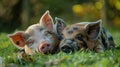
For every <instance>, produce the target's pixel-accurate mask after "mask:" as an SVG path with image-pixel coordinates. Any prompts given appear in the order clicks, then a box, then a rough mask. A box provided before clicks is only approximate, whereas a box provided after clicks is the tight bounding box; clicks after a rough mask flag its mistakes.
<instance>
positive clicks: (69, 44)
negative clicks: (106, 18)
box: [60, 20, 114, 53]
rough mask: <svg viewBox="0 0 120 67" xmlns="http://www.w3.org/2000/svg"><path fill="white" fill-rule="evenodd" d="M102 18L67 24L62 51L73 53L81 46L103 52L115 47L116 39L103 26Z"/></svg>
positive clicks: (61, 45)
mask: <svg viewBox="0 0 120 67" xmlns="http://www.w3.org/2000/svg"><path fill="white" fill-rule="evenodd" d="M101 22H102V21H101V20H98V21H96V22H81V23H76V24H72V25H70V26H67V27H66V28H65V29H64V30H63V31H62V34H63V39H62V41H61V43H60V49H61V51H63V52H65V53H71V52H74V51H77V50H79V49H81V48H83V49H89V50H94V51H96V52H103V51H104V50H105V49H109V48H113V47H114V41H113V38H112V36H111V35H110V34H108V32H107V31H106V30H105V29H104V28H103V27H102V26H101Z"/></svg>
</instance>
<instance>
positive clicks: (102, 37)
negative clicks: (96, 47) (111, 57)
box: [101, 33, 107, 49]
mask: <svg viewBox="0 0 120 67" xmlns="http://www.w3.org/2000/svg"><path fill="white" fill-rule="evenodd" d="M104 35H105V34H104V33H103V34H102V35H101V39H102V43H103V45H104V47H105V49H107V43H106V40H105V36H104Z"/></svg>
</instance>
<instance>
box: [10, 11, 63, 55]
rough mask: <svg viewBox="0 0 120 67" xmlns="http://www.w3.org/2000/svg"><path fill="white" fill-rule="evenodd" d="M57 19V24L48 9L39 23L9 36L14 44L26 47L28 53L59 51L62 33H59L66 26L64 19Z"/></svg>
mask: <svg viewBox="0 0 120 67" xmlns="http://www.w3.org/2000/svg"><path fill="white" fill-rule="evenodd" d="M55 20H56V24H54V23H53V19H52V17H51V16H50V13H49V11H46V12H45V13H44V14H43V16H42V17H41V18H40V21H39V23H37V24H34V25H31V26H29V27H28V28H27V30H26V31H17V32H16V33H14V34H9V38H10V39H11V41H12V43H13V44H14V46H16V47H17V48H18V49H24V50H25V53H26V54H28V55H33V54H35V53H42V54H48V53H51V54H54V53H56V52H58V51H59V42H60V34H58V33H59V32H60V31H61V29H62V27H64V26H65V24H64V22H63V20H62V19H60V18H57V17H56V18H55ZM58 26H59V27H58Z"/></svg>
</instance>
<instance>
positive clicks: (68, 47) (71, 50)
mask: <svg viewBox="0 0 120 67" xmlns="http://www.w3.org/2000/svg"><path fill="white" fill-rule="evenodd" d="M61 50H62V51H63V52H65V53H70V52H73V49H72V47H70V46H67V45H64V46H63V47H61Z"/></svg>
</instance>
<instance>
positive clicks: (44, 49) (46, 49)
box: [38, 42, 51, 54]
mask: <svg viewBox="0 0 120 67" xmlns="http://www.w3.org/2000/svg"><path fill="white" fill-rule="evenodd" d="M50 46H51V44H49V43H46V42H43V43H41V44H40V45H39V47H38V50H39V51H40V52H42V53H43V54H47V53H49V52H50Z"/></svg>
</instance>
